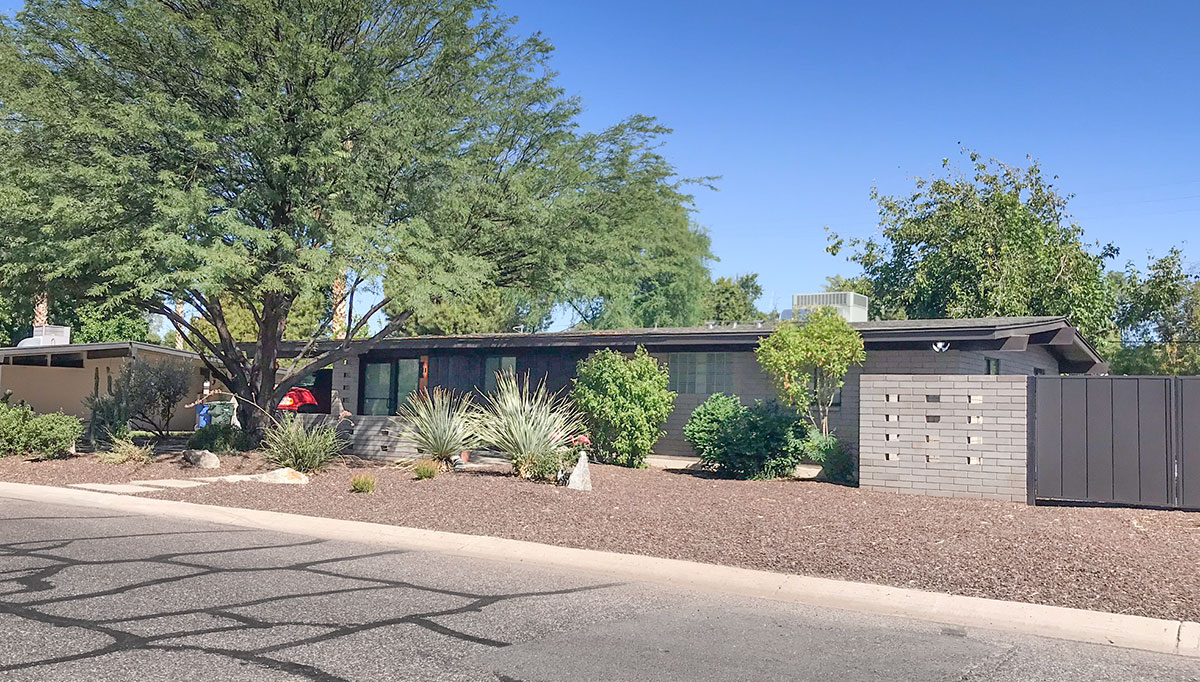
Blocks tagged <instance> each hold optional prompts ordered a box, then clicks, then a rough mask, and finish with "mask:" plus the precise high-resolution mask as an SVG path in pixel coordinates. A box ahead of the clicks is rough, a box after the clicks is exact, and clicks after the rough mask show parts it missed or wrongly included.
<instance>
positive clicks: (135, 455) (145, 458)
mask: <svg viewBox="0 0 1200 682" xmlns="http://www.w3.org/2000/svg"><path fill="white" fill-rule="evenodd" d="M99 459H100V462H101V463H102V464H112V465H118V464H127V463H129V462H134V463H137V464H149V463H150V462H153V461H154V448H153V447H152V446H144V445H138V444H137V443H134V442H133V439H132V438H130V437H128V436H126V437H124V438H113V439H112V443H111V445H110V446H109V449H108V450H105V451H104V452H101V453H100V455H99Z"/></svg>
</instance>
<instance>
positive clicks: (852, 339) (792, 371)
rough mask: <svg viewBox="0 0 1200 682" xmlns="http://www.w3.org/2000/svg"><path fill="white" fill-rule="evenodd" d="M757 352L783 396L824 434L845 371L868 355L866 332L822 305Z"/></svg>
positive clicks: (780, 330)
mask: <svg viewBox="0 0 1200 682" xmlns="http://www.w3.org/2000/svg"><path fill="white" fill-rule="evenodd" d="M754 354H755V356H757V357H758V364H759V365H761V366H762V368H763V370H764V371H766V373H767V374H769V375H770V376H771V381H772V382H774V384H775V389H776V390H777V391H778V392H779V399H780V400H781V401H782V402H784V403H785V404H787V405H790V406H791V407H792V408H793V409H795V410H796V411H797V412H799V413H800V414H803V415H806V416H807V417H808V419H809V421H810V422H811V423H812V425H813V427H814V428H815V429H817V430H819V431H820V432H821V433H822V434H828V433H829V410H830V408H831V407H833V401H834V399H835V398H836V397H837V392H838V390H839V389H841V387H842V385H843V384H845V383H846V374H848V373H849V372H850V368H851V367H853V366H854V365H861V364H862V362H863V360H865V359H866V357H867V354H866V351H865V350H864V349H863V340H862V336H860V335H859V333H858V332H857V331H855V330H854V328H853V327H851V326H850V323H849V322H846V320H845V319H844V318H842V316H841V315H838V314H837V311H836V310H834V309H833V308H818V309H817V310H815V311H813V313H812V314H811V315H809V316H808V319H807V320H806V321H805V322H804V324H802V325H797V324H792V323H784V324H782V325H780V326H779V328H778V329H776V330H775V331H774V332H773V333H772V334H771V335H770V336H768V337H766V338H764V339H762V340H760V341H759V342H758V348H757V349H755V351H754Z"/></svg>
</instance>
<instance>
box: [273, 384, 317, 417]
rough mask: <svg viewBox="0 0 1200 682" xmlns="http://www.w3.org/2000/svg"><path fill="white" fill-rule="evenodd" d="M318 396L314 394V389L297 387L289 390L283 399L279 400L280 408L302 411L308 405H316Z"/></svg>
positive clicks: (289, 410)
mask: <svg viewBox="0 0 1200 682" xmlns="http://www.w3.org/2000/svg"><path fill="white" fill-rule="evenodd" d="M316 404H317V398H316V396H314V395H313V394H312V391H310V390H308V389H307V388H300V387H296V388H293V389H291V390H290V391H288V392H287V395H285V396H283V400H280V401H279V409H281V410H287V411H288V412H300V411H302V410H303V408H304V407H306V406H308V405H316Z"/></svg>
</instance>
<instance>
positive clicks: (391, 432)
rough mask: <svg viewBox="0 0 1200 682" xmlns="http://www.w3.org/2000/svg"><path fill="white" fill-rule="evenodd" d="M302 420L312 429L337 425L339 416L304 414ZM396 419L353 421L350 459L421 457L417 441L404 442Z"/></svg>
mask: <svg viewBox="0 0 1200 682" xmlns="http://www.w3.org/2000/svg"><path fill="white" fill-rule="evenodd" d="M300 418H301V419H303V420H304V422H305V423H306V424H308V425H310V426H311V425H313V424H336V423H337V421H338V419H337V416H336V415H326V414H302V415H300ZM394 419H395V418H393V417H386V416H362V415H356V416H354V417H351V421H353V422H354V430H353V431H352V432H351V433H350V434H349V438H350V444H349V445H348V446H347V447H346V451H345V453H346V454H347V455H354V456H355V457H362V458H364V459H381V460H393V461H394V460H401V459H412V458H414V457H416V456H417V447H416V444H415V443H413V441H411V440H409V439H407V438H402V437H401V433H402V432H403V427H402V426H399V425H397V424H396V423H395V421H394Z"/></svg>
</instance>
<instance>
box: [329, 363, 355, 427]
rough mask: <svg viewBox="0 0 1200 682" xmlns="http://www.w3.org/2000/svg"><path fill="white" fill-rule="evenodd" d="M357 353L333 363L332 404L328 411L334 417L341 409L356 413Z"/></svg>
mask: <svg viewBox="0 0 1200 682" xmlns="http://www.w3.org/2000/svg"><path fill="white" fill-rule="evenodd" d="M359 357H360V356H358V355H355V356H353V357H351V358H348V359H346V360H339V361H337V362H336V363H334V365H333V405H332V406H331V408H330V412H332V413H333V416H334V417H335V418H336V417H337V416H338V414H340V410H339V405H338V402H339V400H340V402H341V409H345V410H347V411H348V412H351V413H352V414H358V363H359Z"/></svg>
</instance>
